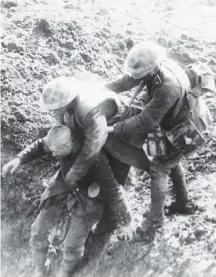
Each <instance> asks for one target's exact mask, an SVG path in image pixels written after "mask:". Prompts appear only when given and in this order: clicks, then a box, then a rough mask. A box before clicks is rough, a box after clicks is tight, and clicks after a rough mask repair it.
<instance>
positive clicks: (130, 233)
mask: <svg viewBox="0 0 216 277" xmlns="http://www.w3.org/2000/svg"><path fill="white" fill-rule="evenodd" d="M121 231H122V238H123V239H124V240H132V239H133V237H134V235H135V232H136V228H135V226H134V223H133V222H132V223H130V224H129V225H127V226H121Z"/></svg>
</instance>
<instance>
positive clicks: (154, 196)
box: [137, 158, 172, 236]
mask: <svg viewBox="0 0 216 277" xmlns="http://www.w3.org/2000/svg"><path fill="white" fill-rule="evenodd" d="M171 167H172V166H171ZM170 171H171V168H170V166H163V165H162V164H161V163H160V162H159V161H158V159H156V158H155V159H153V161H152V163H151V166H150V174H151V207H150V212H149V215H148V217H147V218H146V219H144V220H143V222H142V224H141V227H140V228H138V229H137V232H138V233H139V234H140V235H141V236H142V235H146V234H148V235H149V234H151V235H154V232H153V230H155V229H157V228H159V227H161V226H162V223H163V218H164V206H165V201H166V195H167V193H168V179H169V174H170Z"/></svg>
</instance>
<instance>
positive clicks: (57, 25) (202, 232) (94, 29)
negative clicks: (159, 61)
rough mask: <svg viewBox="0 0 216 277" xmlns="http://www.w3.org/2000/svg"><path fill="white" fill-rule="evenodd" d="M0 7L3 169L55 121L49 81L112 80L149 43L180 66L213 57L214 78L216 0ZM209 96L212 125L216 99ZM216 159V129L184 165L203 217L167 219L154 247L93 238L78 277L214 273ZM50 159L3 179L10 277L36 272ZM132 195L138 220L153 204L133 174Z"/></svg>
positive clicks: (142, 180) (5, 270)
mask: <svg viewBox="0 0 216 277" xmlns="http://www.w3.org/2000/svg"><path fill="white" fill-rule="evenodd" d="M11 3H12V4H11ZM1 5H2V23H1V26H2V32H1V54H2V55H1V60H2V66H1V95H2V105H1V109H2V121H1V123H2V126H1V127H2V128H1V129H2V163H3V164H4V163H5V162H7V161H8V160H10V159H11V158H12V157H13V156H14V155H15V154H16V153H18V152H19V151H20V150H21V149H23V147H24V146H25V145H27V144H29V143H30V142H32V141H33V140H35V139H37V138H38V137H39V136H42V135H43V132H42V130H43V127H44V126H50V125H51V124H52V122H53V121H54V118H53V115H52V114H43V113H41V111H40V109H39V106H38V99H39V95H40V92H41V89H42V88H43V85H44V84H45V83H46V82H47V81H49V80H50V79H52V78H53V77H56V76H59V75H62V74H64V75H68V76H70V75H74V74H78V73H79V74H82V75H85V72H89V71H90V72H92V73H94V74H96V75H95V78H102V79H104V80H108V79H115V78H116V77H117V76H118V75H120V74H122V70H123V61H124V58H125V56H126V54H127V52H128V49H130V48H131V46H132V45H133V43H136V42H138V41H141V40H143V39H152V40H154V41H156V42H159V43H160V44H161V45H164V46H166V47H167V48H168V50H169V53H170V56H172V57H174V58H175V59H176V60H178V61H179V62H181V63H182V64H189V63H191V62H194V61H197V60H200V61H208V62H209V64H210V66H211V67H212V69H213V70H214V71H215V72H216V51H215V45H216V32H215V29H216V3H215V1H214V0H181V1H177V0H166V1H165V0H157V1H156V0H152V1H147V0H139V1H126V2H125V1H120V0H116V1H114V0H110V1H105V0H97V1H94V0H92V1H90V0H74V1H69V0H68V1H66V0H64V1H63V0H62V1H60V0H58V1H57V0H49V1H46V0H34V1H33V0H22V1H21V0H17V1H16V0H10V1H9V0H8V1H7V0H4V1H1ZM126 95H128V93H126ZM206 98H207V103H208V105H209V107H210V109H211V111H212V114H213V116H214V121H215V122H216V101H215V98H214V97H213V95H212V94H208V95H207V96H206ZM137 104H139V102H138V101H137ZM215 160H216V125H215V123H214V126H213V128H212V129H211V132H210V134H209V135H208V145H207V147H205V148H204V149H201V150H200V151H199V153H198V154H195V155H194V156H193V157H192V158H191V159H190V160H189V161H187V162H186V163H185V165H186V171H187V180H188V182H189V191H190V195H191V197H192V198H193V199H194V200H195V201H197V203H198V204H199V205H200V206H201V207H202V212H201V211H198V212H197V213H196V214H194V215H191V216H187V217H185V216H177V215H176V216H173V217H172V218H166V221H165V224H164V228H163V229H162V230H161V231H160V233H157V234H156V238H155V241H154V242H152V243H146V242H130V243H124V242H121V241H118V240H117V236H116V234H113V235H112V237H111V238H110V239H109V240H108V241H107V243H106V245H105V246H103V244H102V243H100V242H99V241H98V240H97V238H94V237H93V238H92V241H93V242H94V243H92V245H91V247H90V249H89V264H88V265H87V266H86V267H85V268H83V269H82V270H81V272H80V273H79V274H77V276H79V277H81V276H86V277H90V276H91V277H98V276H103V277H106V276H113V277H116V276H119V277H120V276H124V277H125V276H130V277H142V276H152V277H153V276H154V277H155V276H157V277H158V276H160V277H169V276H171V277H174V276H179V277H180V276H181V277H182V276H183V277H190V276H198V277H207V276H208V277H209V276H210V277H211V276H212V277H213V276H215V275H216V201H215V199H216V169H215ZM50 162H51V161H50V160H49V159H43V160H40V161H35V162H33V163H32V164H31V165H28V166H26V167H25V168H24V167H23V168H22V169H20V170H19V172H18V173H17V174H16V176H15V177H9V178H8V179H7V180H2V193H1V194H2V276H4V277H12V276H15V275H16V276H18V277H21V276H30V273H29V271H28V270H29V268H30V258H29V247H28V239H29V235H30V225H31V224H32V222H33V220H34V218H35V216H36V207H37V204H38V200H39V195H40V193H41V192H42V191H43V189H44V187H43V184H45V183H46V180H47V179H48V178H49V177H50V176H51V175H52V174H53V173H54V172H55V170H56V168H57V162H56V161H52V164H51V165H52V166H51V165H50ZM131 184H132V185H133V186H131ZM127 190H128V195H129V197H130V201H131V203H132V207H133V211H134V212H135V213H136V218H137V220H140V218H141V215H142V214H143V212H146V209H147V208H148V204H149V201H150V199H149V195H150V189H149V179H148V178H147V176H146V175H144V176H143V175H142V174H141V172H136V171H135V170H132V172H131V176H130V182H129V183H128V185H127ZM168 201H170V199H168ZM116 233H117V231H116ZM99 254H100V256H99Z"/></svg>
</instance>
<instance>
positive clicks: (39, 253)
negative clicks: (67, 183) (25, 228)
mask: <svg viewBox="0 0 216 277" xmlns="http://www.w3.org/2000/svg"><path fill="white" fill-rule="evenodd" d="M67 212H68V211H67V193H62V194H59V195H56V196H53V197H51V198H49V199H47V201H45V203H44V205H43V208H42V210H41V211H40V213H39V215H38V216H37V218H36V220H35V221H34V223H33V224H32V227H31V238H30V245H31V248H32V262H33V264H34V266H35V271H36V272H35V276H41V277H42V276H45V274H46V268H45V262H46V259H47V251H48V247H49V241H48V236H49V233H50V230H51V229H52V228H54V227H55V226H56V225H57V224H58V223H59V221H60V220H61V219H62V217H63V216H64V215H65V214H66V213H67Z"/></svg>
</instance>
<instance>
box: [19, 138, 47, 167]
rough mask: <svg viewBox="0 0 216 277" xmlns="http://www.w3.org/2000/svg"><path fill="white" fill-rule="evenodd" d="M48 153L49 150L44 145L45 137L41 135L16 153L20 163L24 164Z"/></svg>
mask: <svg viewBox="0 0 216 277" xmlns="http://www.w3.org/2000/svg"><path fill="white" fill-rule="evenodd" d="M48 153H51V151H50V150H49V148H48V147H47V145H46V142H45V137H43V138H41V139H38V140H36V141H34V142H33V143H32V144H30V145H29V146H27V147H26V148H25V149H24V150H23V151H21V152H20V153H19V154H18V155H17V158H19V159H20V161H21V164H26V163H28V162H30V161H33V160H35V159H37V158H39V157H42V156H44V155H46V154H48Z"/></svg>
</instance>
